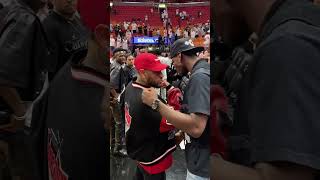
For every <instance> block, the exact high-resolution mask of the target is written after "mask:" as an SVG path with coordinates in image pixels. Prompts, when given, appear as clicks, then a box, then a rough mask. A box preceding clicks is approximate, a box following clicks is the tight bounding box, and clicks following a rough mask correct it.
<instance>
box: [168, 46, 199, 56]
mask: <svg viewBox="0 0 320 180" xmlns="http://www.w3.org/2000/svg"><path fill="white" fill-rule="evenodd" d="M191 50H194V51H198V52H201V51H204V47H190V48H187V49H184V50H183V51H179V52H175V53H171V54H170V58H174V57H176V56H177V55H178V54H179V53H182V52H186V51H191Z"/></svg>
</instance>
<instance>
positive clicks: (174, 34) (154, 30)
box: [110, 8, 210, 50]
mask: <svg viewBox="0 0 320 180" xmlns="http://www.w3.org/2000/svg"><path fill="white" fill-rule="evenodd" d="M149 16H154V8H151V12H150V14H149V15H148V14H146V15H145V19H144V21H143V20H141V19H140V18H132V19H131V21H124V22H121V23H111V24H110V31H111V36H110V47H111V48H112V50H113V49H114V48H120V47H121V48H124V49H130V47H132V43H131V42H132V37H135V36H149V37H152V36H158V37H159V40H158V43H159V46H160V45H169V44H172V43H173V42H174V41H175V40H177V39H179V38H188V37H189V38H191V39H192V40H194V43H195V44H196V45H201V46H204V47H206V48H208V47H209V43H210V21H209V20H207V21H206V22H202V23H198V24H194V23H192V22H193V19H194V17H192V16H191V15H188V14H187V13H186V11H181V12H180V11H179V8H177V9H176V17H169V15H168V12H167V10H166V9H163V10H161V11H159V16H160V19H161V21H162V22H163V26H160V27H158V26H152V22H149ZM201 16H202V12H201V11H199V12H198V18H200V17H201ZM171 18H178V19H179V21H178V22H180V21H186V22H187V25H186V26H181V25H180V23H179V25H176V26H173V24H172V23H171ZM128 19H129V18H128ZM167 39H168V40H167ZM165 42H167V43H165Z"/></svg>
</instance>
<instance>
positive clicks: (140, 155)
mask: <svg viewBox="0 0 320 180" xmlns="http://www.w3.org/2000/svg"><path fill="white" fill-rule="evenodd" d="M134 65H135V67H136V70H137V72H138V74H137V80H136V81H134V82H131V83H129V84H128V86H127V88H126V92H125V100H124V101H125V121H126V122H125V132H126V146H127V152H128V155H129V157H130V158H132V159H134V160H136V161H137V170H136V176H135V179H136V180H163V179H165V177H166V176H165V171H166V170H167V169H168V168H169V167H170V166H171V165H172V152H173V151H174V150H175V149H176V144H175V133H174V132H175V131H174V127H173V126H172V125H170V124H168V123H167V122H166V119H164V118H162V116H161V115H160V113H159V112H157V111H155V110H154V109H152V108H151V107H148V106H146V105H144V104H143V102H142V100H141V93H142V91H143V89H145V88H149V87H156V88H159V87H161V86H162V84H163V80H162V78H163V75H162V73H161V71H162V70H164V69H166V68H167V65H165V64H161V62H160V60H159V59H158V58H157V56H155V55H153V54H150V53H142V54H140V55H138V56H137V57H136V59H135V62H134ZM159 99H161V97H160V96H159ZM161 100H162V99H161ZM162 101H163V100H162ZM163 102H164V101H163Z"/></svg>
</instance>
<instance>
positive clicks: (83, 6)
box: [78, 0, 110, 31]
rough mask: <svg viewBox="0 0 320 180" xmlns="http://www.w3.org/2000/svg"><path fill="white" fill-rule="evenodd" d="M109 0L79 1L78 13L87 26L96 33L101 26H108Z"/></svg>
mask: <svg viewBox="0 0 320 180" xmlns="http://www.w3.org/2000/svg"><path fill="white" fill-rule="evenodd" d="M108 5H109V4H107V0H78V11H79V13H80V16H81V20H82V22H83V23H84V25H85V26H87V27H88V28H89V29H90V30H91V31H94V30H95V28H96V27H97V26H98V25H99V24H105V25H108V24H110V23H109V13H108V9H107V7H108Z"/></svg>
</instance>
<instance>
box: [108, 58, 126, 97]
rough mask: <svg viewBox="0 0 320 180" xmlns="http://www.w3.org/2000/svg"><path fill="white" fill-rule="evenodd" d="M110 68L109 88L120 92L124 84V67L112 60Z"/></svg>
mask: <svg viewBox="0 0 320 180" xmlns="http://www.w3.org/2000/svg"><path fill="white" fill-rule="evenodd" d="M110 70H111V71H110V85H111V88H113V89H115V90H116V92H117V93H121V91H122V90H123V89H124V87H125V86H126V72H125V70H124V67H123V65H121V64H119V63H118V62H117V61H116V60H114V61H113V62H112V63H111V66H110Z"/></svg>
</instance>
